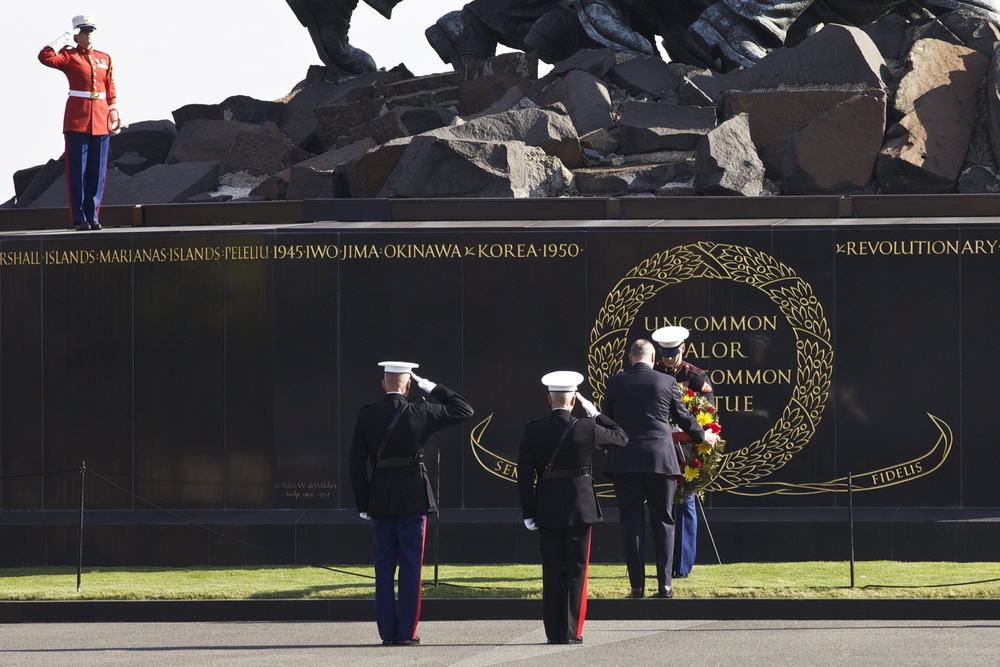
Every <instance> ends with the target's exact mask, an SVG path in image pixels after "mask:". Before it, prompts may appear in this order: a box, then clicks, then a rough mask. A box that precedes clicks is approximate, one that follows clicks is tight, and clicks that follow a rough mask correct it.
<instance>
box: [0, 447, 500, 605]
mask: <svg viewBox="0 0 1000 667" xmlns="http://www.w3.org/2000/svg"><path fill="white" fill-rule="evenodd" d="M66 473H77V474H80V473H82V474H83V475H84V476H86V475H93V476H94V477H96V478H97V479H99V480H100V481H102V482H104V483H105V484H107V485H109V486H111V487H113V488H115V489H117V490H119V491H121V492H122V493H124V494H126V495H127V496H130V497H131V498H133V499H135V500H136V501H138V502H140V503H143V504H145V505H148V506H149V507H151V508H153V509H154V510H156V511H157V512H162V513H163V514H166V515H167V516H169V517H171V518H173V519H176V520H177V521H180V522H181V523H184V524H187V525H189V526H192V527H194V528H198V529H199V530H203V531H205V532H206V533H208V534H209V535H213V536H215V537H218V538H220V539H223V540H227V541H229V542H232V543H233V544H238V545H240V546H242V547H246V548H248V549H253V550H254V551H257V552H259V553H262V554H266V555H268V556H273V557H275V558H280V559H282V560H286V561H289V562H291V563H295V564H297V565H303V566H306V567H315V568H319V569H321V570H326V571H327V572H334V573H337V574H346V575H350V576H353V577H360V578H362V579H372V580H374V579H375V575H372V574H365V573H362V572H350V571H348V570H341V569H339V568H335V567H330V566H328V565H319V564H317V563H310V562H308V561H304V560H300V559H298V558H295V557H293V556H287V555H285V554H281V553H278V552H276V551H271V550H270V549H265V548H263V547H259V546H257V545H255V544H251V543H250V542H245V541H243V540H240V539H237V538H235V537H231V536H229V535H226V534H225V533H221V532H219V531H217V530H214V529H212V528H209V527H207V526H203V525H201V524H198V523H195V522H194V521H191V520H190V519H185V518H184V517H182V516H180V515H179V514H177V513H176V512H172V511H170V510H168V509H166V508H164V507H160V506H159V505H157V504H156V503H154V502H152V501H149V500H146V499H145V498H143V497H141V496H138V495H136V494H134V493H132V492H131V491H129V490H128V489H126V488H125V487H123V486H121V485H120V484H116V483H115V482H113V481H111V480H110V479H108V478H107V477H104V476H103V475H101V474H100V473H97V472H94V471H93V470H92V469H91V468H88V467H86V465H83V466H81V467H79V468H71V469H67V470H55V471H52V472H40V473H30V474H23V475H5V476H0V481H2V480H8V479H21V478H27V477H45V476H48V475H61V474H66ZM81 502H82V501H81ZM437 583H441V584H443V585H445V586H452V587H455V588H475V589H478V588H481V587H479V586H463V585H462V584H452V583H448V582H433V583H431V582H428V583H423V582H422V586H430V585H437ZM77 588H78V589H79V586H78V587H77Z"/></svg>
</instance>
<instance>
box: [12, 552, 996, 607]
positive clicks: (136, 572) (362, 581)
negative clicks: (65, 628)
mask: <svg viewBox="0 0 1000 667" xmlns="http://www.w3.org/2000/svg"><path fill="white" fill-rule="evenodd" d="M333 569H335V570H336V571H330V570H327V569H323V568H319V567H309V566H262V567H242V568H224V567H218V568H201V567H199V568H135V567H130V568H88V569H86V570H84V572H83V577H82V587H81V591H80V592H79V593H77V591H76V569H75V568H50V567H46V568H17V569H6V570H4V569H0V600H221V599H229V600H232V599H236V600H250V599H257V600H260V599H324V600H326V599H358V598H362V599H364V598H372V597H373V596H374V581H373V579H372V578H371V576H372V569H371V566H370V565H360V566H343V567H341V566H337V567H336V568H333ZM433 577H434V570H433V567H431V566H425V567H424V584H425V585H424V596H425V597H426V598H541V594H542V583H541V566H539V565H537V564H530V565H442V566H441V567H440V569H439V585H438V586H436V587H435V586H433ZM647 577H648V578H647V583H648V587H649V588H650V591H649V592H650V593H651V592H652V586H653V585H654V584H655V581H656V579H655V576H654V575H653V572H652V571H651V570H650V571H649V573H648V575H647ZM854 583H855V586H854V587H853V588H852V587H851V572H850V565H849V564H848V563H846V562H807V563H736V564H733V565H698V566H696V567H695V569H694V572H693V573H692V576H691V577H689V578H687V579H680V580H676V581H675V582H674V590H675V595H676V597H678V598H853V599H875V598H914V599H916V598H995V597H1000V563H900V562H894V561H865V562H859V563H856V564H855V580H854ZM627 592H628V579H627V578H626V575H625V566H624V565H621V564H611V565H608V564H592V565H591V567H590V583H589V597H591V598H623V597H625V596H626V594H627Z"/></svg>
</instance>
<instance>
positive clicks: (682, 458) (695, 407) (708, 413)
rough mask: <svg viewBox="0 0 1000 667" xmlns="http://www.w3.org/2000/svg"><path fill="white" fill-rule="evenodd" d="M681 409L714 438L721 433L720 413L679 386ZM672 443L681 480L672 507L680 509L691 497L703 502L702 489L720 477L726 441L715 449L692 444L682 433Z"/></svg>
mask: <svg viewBox="0 0 1000 667" xmlns="http://www.w3.org/2000/svg"><path fill="white" fill-rule="evenodd" d="M677 391H679V392H680V395H681V400H682V401H684V406H685V407H687V409H688V411H689V412H690V413H691V414H692V415H694V418H695V419H697V420H698V423H699V424H701V427H702V428H703V429H705V430H706V431H712V432H713V433H715V434H716V435H718V434H719V432H721V431H722V426H720V425H719V411H718V410H717V409H716V408H715V406H714V405H712V404H711V402H709V400H708V399H707V398H705V396H703V395H702V394H699V393H698V392H696V391H695V390H694V389H688V388H687V387H685V386H684V385H682V384H680V383H678V384H677ZM674 443H675V444H676V447H677V458H678V459H679V462H680V464H681V468H682V469H681V476H680V478H678V480H677V492H676V493H675V494H674V504H676V505H682V504H684V503H686V502H687V499H688V498H689V497H691V496H692V495H696V496H698V499H699V500H704V499H705V487H707V486H708V485H709V484H711V483H712V482H713V481H714V480H715V477H716V475H718V474H719V466H720V464H721V463H722V455H723V453H724V452H725V451H726V441H725V440H723V439H722V438H719V439H718V441H716V443H715V445H714V446H713V445H710V444H708V443H707V442H700V443H698V444H697V445H693V444H691V438H690V437H689V436H688V435H687V433H685V432H684V431H675V432H674Z"/></svg>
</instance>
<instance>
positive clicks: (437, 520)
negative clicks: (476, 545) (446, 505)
mask: <svg viewBox="0 0 1000 667" xmlns="http://www.w3.org/2000/svg"><path fill="white" fill-rule="evenodd" d="M434 478H435V479H434V486H435V487H437V488H435V489H434V492H435V493H436V494H437V502H438V509H437V512H435V513H434V588H437V585H438V565H439V563H440V557H441V551H440V546H441V448H440V447H438V449H437V465H436V466H435V470H434Z"/></svg>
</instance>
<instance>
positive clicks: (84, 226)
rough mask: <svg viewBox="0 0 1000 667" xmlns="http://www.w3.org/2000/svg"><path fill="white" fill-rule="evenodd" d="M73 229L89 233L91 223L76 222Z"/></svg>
mask: <svg viewBox="0 0 1000 667" xmlns="http://www.w3.org/2000/svg"><path fill="white" fill-rule="evenodd" d="M73 229H75V230H76V231H78V232H88V231H90V223H89V222H74V223H73Z"/></svg>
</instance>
